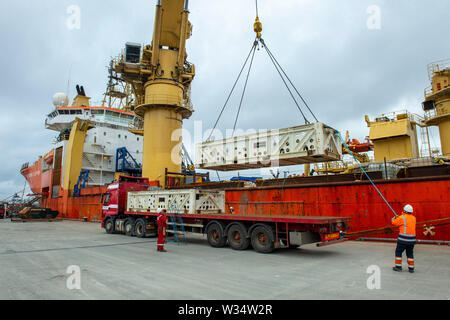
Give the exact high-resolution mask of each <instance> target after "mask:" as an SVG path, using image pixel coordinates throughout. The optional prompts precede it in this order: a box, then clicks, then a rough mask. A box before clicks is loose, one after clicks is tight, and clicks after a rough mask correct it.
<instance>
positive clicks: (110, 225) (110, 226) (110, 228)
mask: <svg viewBox="0 0 450 320" xmlns="http://www.w3.org/2000/svg"><path fill="white" fill-rule="evenodd" d="M115 229H116V228H115V226H114V221H113V219H112V218H107V219H106V220H105V231H106V233H107V234H113V233H114V232H115V231H116V230H115Z"/></svg>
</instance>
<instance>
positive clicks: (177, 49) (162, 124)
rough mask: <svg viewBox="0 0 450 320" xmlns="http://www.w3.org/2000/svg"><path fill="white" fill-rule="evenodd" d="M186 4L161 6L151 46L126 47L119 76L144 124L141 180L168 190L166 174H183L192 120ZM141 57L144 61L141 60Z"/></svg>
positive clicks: (163, 1)
mask: <svg viewBox="0 0 450 320" xmlns="http://www.w3.org/2000/svg"><path fill="white" fill-rule="evenodd" d="M188 17H189V11H188V0H159V1H158V3H157V5H156V15H155V26H154V32H153V41H152V44H151V45H147V46H145V47H144V48H143V49H142V50H141V48H140V46H139V45H137V44H127V48H126V51H125V54H124V55H122V56H121V57H120V58H118V59H117V60H116V62H115V65H114V68H115V71H116V72H117V73H119V74H121V77H122V79H124V80H125V81H127V82H129V83H131V85H132V88H133V92H134V94H135V96H136V100H137V106H136V108H135V110H134V111H135V112H136V114H137V115H139V116H141V117H142V118H143V120H144V128H143V135H144V156H143V162H142V176H143V177H146V178H149V179H150V180H152V181H156V180H159V181H160V184H161V185H165V172H166V169H167V170H168V171H171V172H180V171H181V162H182V161H181V159H182V155H181V153H182V152H181V146H182V141H181V129H182V126H183V120H185V119H188V118H190V117H191V115H192V113H193V111H194V110H193V107H192V104H191V100H190V87H191V82H192V80H193V79H194V76H195V67H194V65H193V64H191V63H189V62H187V53H186V40H187V39H189V38H190V36H191V31H192V26H191V23H190V22H189V20H188ZM141 53H142V56H141Z"/></svg>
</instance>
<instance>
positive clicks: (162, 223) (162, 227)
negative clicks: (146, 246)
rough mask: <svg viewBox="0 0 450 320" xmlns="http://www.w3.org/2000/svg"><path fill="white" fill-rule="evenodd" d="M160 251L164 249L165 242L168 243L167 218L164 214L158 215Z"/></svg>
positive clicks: (158, 246)
mask: <svg viewBox="0 0 450 320" xmlns="http://www.w3.org/2000/svg"><path fill="white" fill-rule="evenodd" d="M157 222H158V241H157V242H156V243H157V249H158V251H164V244H165V243H166V230H167V218H166V216H165V215H163V214H159V215H158V220H157Z"/></svg>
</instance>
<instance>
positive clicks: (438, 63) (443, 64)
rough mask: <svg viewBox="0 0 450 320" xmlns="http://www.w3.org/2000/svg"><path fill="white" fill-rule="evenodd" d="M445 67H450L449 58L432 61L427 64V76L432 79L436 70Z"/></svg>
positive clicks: (441, 69) (444, 68)
mask: <svg viewBox="0 0 450 320" xmlns="http://www.w3.org/2000/svg"><path fill="white" fill-rule="evenodd" d="M446 69H450V59H446V60H440V61H436V62H432V63H430V64H429V65H428V66H427V70H428V77H429V78H430V80H432V79H433V76H434V74H435V73H436V72H439V71H443V70H446Z"/></svg>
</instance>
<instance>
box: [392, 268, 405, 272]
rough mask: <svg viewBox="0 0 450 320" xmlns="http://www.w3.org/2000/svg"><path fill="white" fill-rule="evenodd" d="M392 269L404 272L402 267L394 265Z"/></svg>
mask: <svg viewBox="0 0 450 320" xmlns="http://www.w3.org/2000/svg"><path fill="white" fill-rule="evenodd" d="M392 270H394V271H396V272H402V271H403V269H402V267H393V268H392Z"/></svg>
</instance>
